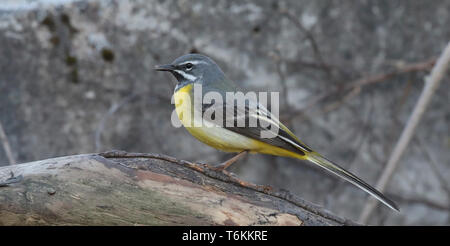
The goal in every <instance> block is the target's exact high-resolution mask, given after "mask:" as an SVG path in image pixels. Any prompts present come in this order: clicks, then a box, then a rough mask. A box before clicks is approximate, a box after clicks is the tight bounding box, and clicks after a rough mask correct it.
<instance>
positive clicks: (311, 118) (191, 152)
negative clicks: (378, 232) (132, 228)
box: [0, 0, 450, 225]
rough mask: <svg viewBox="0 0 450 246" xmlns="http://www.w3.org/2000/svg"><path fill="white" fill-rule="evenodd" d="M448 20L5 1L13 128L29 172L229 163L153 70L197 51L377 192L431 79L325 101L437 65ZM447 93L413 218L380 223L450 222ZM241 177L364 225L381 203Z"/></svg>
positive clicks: (3, 41) (421, 153) (391, 191)
mask: <svg viewBox="0 0 450 246" xmlns="http://www.w3.org/2000/svg"><path fill="white" fill-rule="evenodd" d="M22 2H23V4H22ZM449 9H450V1H388V0H385V1H275V0H272V1H253V2H248V1H144V0H141V1H125V0H123V1H119V0H117V1H106V0H105V1H101V0H92V1H87V0H85V1H61V2H58V1H43V0H42V1H18V2H14V1H5V2H3V4H2V2H0V123H1V124H2V125H3V127H4V130H5V133H6V135H7V137H8V139H9V142H10V145H11V148H12V152H13V155H14V157H15V158H16V159H17V160H18V162H27V161H33V160H39V159H45V158H51V157H56V156H62V155H71V154H79V153H90V152H98V151H104V150H110V149H122V150H126V151H130V152H154V153H164V154H167V155H171V156H174V157H177V158H181V159H187V160H190V161H201V162H211V163H216V162H220V161H223V160H226V159H227V158H229V157H230V154H226V153H220V152H219V151H216V150H214V149H212V148H210V147H208V146H205V145H203V144H201V143H199V142H198V141H197V140H195V139H194V138H193V137H191V136H190V135H189V134H188V133H187V132H186V130H184V129H183V128H174V127H173V126H172V125H171V124H170V117H171V114H172V111H173V105H171V103H170V98H171V94H172V92H173V88H174V86H175V80H174V78H172V77H171V76H170V75H168V74H164V73H158V72H155V71H153V70H152V68H153V66H154V65H156V64H161V63H168V62H171V61H173V60H174V59H175V58H176V57H178V56H180V55H183V54H186V53H189V52H198V53H203V54H206V55H208V56H210V57H212V58H213V59H214V60H215V61H216V62H217V63H218V64H219V65H220V66H221V67H222V69H223V70H224V71H225V73H226V74H227V75H228V77H229V78H231V79H233V80H234V81H236V82H237V83H238V84H239V85H240V86H241V87H245V88H248V89H252V90H257V91H279V92H280V97H281V104H282V108H281V112H280V114H281V117H282V119H284V120H285V121H286V122H287V125H288V126H289V127H291V128H292V130H293V131H294V132H295V133H296V134H297V135H298V136H299V137H300V138H301V139H302V140H304V141H305V142H306V143H307V144H309V145H310V146H312V147H313V148H314V149H316V150H317V151H318V152H320V153H323V154H324V155H326V156H327V157H328V158H330V159H332V160H335V161H336V162H338V163H341V164H342V166H344V167H346V168H349V169H350V170H351V171H352V172H354V173H356V174H358V175H359V176H360V177H362V178H363V179H364V180H366V181H367V182H368V183H370V184H375V183H376V181H377V178H378V177H379V175H380V173H381V171H382V170H383V167H384V165H385V163H386V161H387V158H388V156H389V154H390V152H391V148H392V147H393V146H394V144H395V142H396V140H397V139H398V137H399V135H400V132H401V130H402V128H403V126H404V124H405V122H406V121H407V119H408V116H409V114H410V112H411V110H412V108H413V106H414V104H415V102H416V100H417V98H418V96H419V94H420V91H421V89H422V86H423V78H424V76H425V75H427V74H428V73H429V71H428V70H427V69H422V70H420V69H419V70H418V71H415V72H409V73H404V74H400V75H394V76H389V77H388V78H387V79H384V80H382V82H379V83H374V84H373V85H367V86H364V87H361V88H360V90H355V91H353V92H350V93H349V92H348V91H341V92H338V93H333V94H331V95H330V96H329V97H327V98H325V99H324V100H320V101H319V102H318V103H316V104H311V102H313V101H314V100H315V99H316V98H317V97H318V96H320V95H323V94H324V93H327V92H330V91H336V90H338V91H339V88H343V87H344V86H345V85H346V84H348V83H351V82H352V81H355V80H358V79H360V78H367V77H371V76H374V75H378V74H384V73H389V72H392V71H396V70H398V69H401V68H402V67H403V66H405V65H407V64H411V63H421V62H426V61H428V60H429V59H430V58H433V57H437V56H438V55H439V54H440V52H441V51H442V49H443V48H444V46H445V45H446V43H447V42H448V41H449V39H450V28H449V23H450V12H449V11H448V10H449ZM448 83H449V77H448V76H447V77H446V78H444V81H443V83H442V84H441V87H440V89H439V90H438V91H437V93H436V94H435V97H434V98H433V100H432V102H431V104H430V106H429V109H428V111H427V112H426V113H425V115H424V118H423V119H422V122H421V124H420V126H419V127H418V129H417V132H416V136H415V137H414V139H413V140H412V142H411V146H409V148H408V149H407V151H406V153H405V155H404V156H403V158H402V160H401V163H400V166H399V168H398V170H397V171H396V172H395V174H394V176H393V178H392V180H391V182H390V183H389V185H388V188H387V194H388V195H389V196H391V197H392V198H393V199H394V200H395V201H397V202H398V203H399V205H400V207H401V213H399V214H397V213H393V212H391V211H390V210H389V209H387V208H385V207H378V209H377V210H376V213H375V214H374V215H373V216H372V217H371V220H370V223H371V224H381V225H450V216H449V210H450V157H449V151H450V137H449V125H450V111H449V106H448V105H449V96H450V91H449V88H448ZM7 164H8V159H7V158H6V155H5V152H4V149H3V148H0V165H7ZM232 171H233V172H235V173H237V174H238V175H239V176H240V177H241V178H243V179H246V180H249V181H252V182H256V183H258V184H269V185H272V186H274V187H278V188H283V189H287V190H290V191H291V192H293V193H295V194H297V195H299V196H301V197H303V198H304V199H307V200H309V201H312V202H314V203H317V204H320V205H323V206H324V207H325V208H327V209H329V210H331V211H333V212H334V213H336V214H338V215H340V216H345V217H348V218H350V219H357V217H358V215H359V213H360V212H361V209H362V207H363V205H364V203H365V201H366V199H367V195H366V194H365V193H363V192H362V191H360V190H358V189H356V188H354V187H353V186H351V185H349V184H347V183H344V182H342V181H340V180H338V179H336V178H334V177H331V176H329V175H326V174H325V173H324V172H323V171H321V170H318V169H316V168H312V167H311V166H310V165H308V164H306V163H302V162H300V161H298V160H293V159H287V158H278V157H271V156H263V155H250V156H248V157H247V158H246V159H245V160H241V161H239V163H238V164H236V165H235V166H233V167H232Z"/></svg>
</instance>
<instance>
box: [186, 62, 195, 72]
mask: <svg viewBox="0 0 450 246" xmlns="http://www.w3.org/2000/svg"><path fill="white" fill-rule="evenodd" d="M193 67H194V65H192V63H188V64H186V71H189V70H191V69H192V68H193Z"/></svg>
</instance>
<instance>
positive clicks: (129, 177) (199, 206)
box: [0, 151, 354, 225]
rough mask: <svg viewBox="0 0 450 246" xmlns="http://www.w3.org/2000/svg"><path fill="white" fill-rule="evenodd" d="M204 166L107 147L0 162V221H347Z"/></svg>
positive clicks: (280, 192)
mask: <svg viewBox="0 0 450 246" xmlns="http://www.w3.org/2000/svg"><path fill="white" fill-rule="evenodd" d="M353 224H354V223H353V222H351V221H349V220H345V219H342V218H339V217H337V216H335V215H333V214H331V213H329V212H327V211H324V210H323V209H321V208H319V207H317V206H315V205H313V204H310V203H308V202H306V201H303V200H302V199H300V198H298V197H297V196H294V195H292V194H290V193H289V192H287V191H276V190H274V189H270V188H267V187H263V186H258V185H253V184H249V183H245V182H243V181H241V180H239V179H238V178H236V177H234V176H233V175H232V176H228V175H226V174H224V173H223V172H219V171H215V170H213V169H211V168H209V167H208V166H206V165H204V164H195V163H191V162H188V161H182V160H177V159H175V158H173V157H169V156H164V155H159V154H139V153H126V152H123V151H111V152H107V153H101V154H84V155H75V156H64V157H59V158H54V159H48V160H42V161H36V162H30V163H24V164H19V165H11V166H5V167H1V168H0V225H353Z"/></svg>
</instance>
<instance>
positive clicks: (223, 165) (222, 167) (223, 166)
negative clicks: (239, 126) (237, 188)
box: [207, 150, 273, 192]
mask: <svg viewBox="0 0 450 246" xmlns="http://www.w3.org/2000/svg"><path fill="white" fill-rule="evenodd" d="M247 153H248V150H244V151H242V152H239V154H237V155H235V156H233V157H232V158H230V159H229V160H227V161H225V162H223V163H221V164H220V165H219V166H215V167H211V166H209V165H207V166H208V168H210V169H212V170H215V171H221V172H222V173H223V174H225V175H227V176H228V177H230V178H232V179H233V180H234V181H235V182H237V183H239V184H240V185H242V186H243V187H249V188H253V189H257V190H263V191H264V192H268V191H271V190H273V189H272V187H270V186H266V185H254V184H251V183H248V182H245V181H243V180H240V179H238V178H236V177H233V176H232V175H231V173H229V172H228V171H227V170H225V169H226V168H228V167H229V166H231V164H233V163H234V162H236V161H237V160H238V159H239V158H241V157H243V156H244V155H246V154H247Z"/></svg>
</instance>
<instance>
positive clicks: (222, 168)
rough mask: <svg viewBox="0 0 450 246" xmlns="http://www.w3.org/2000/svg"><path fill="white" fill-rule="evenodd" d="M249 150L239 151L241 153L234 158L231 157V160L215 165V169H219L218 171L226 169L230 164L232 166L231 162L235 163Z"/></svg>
mask: <svg viewBox="0 0 450 246" xmlns="http://www.w3.org/2000/svg"><path fill="white" fill-rule="evenodd" d="M247 152H248V151H247V150H244V151H242V152H239V154H237V155H235V156H233V157H232V158H230V159H229V160H227V161H225V162H223V163H221V164H220V165H218V166H216V167H214V168H213V169H215V170H217V171H224V170H225V169H227V168H228V167H229V166H231V164H233V163H234V162H236V161H237V160H238V159H239V158H241V157H242V156H244V155H246V154H247Z"/></svg>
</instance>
